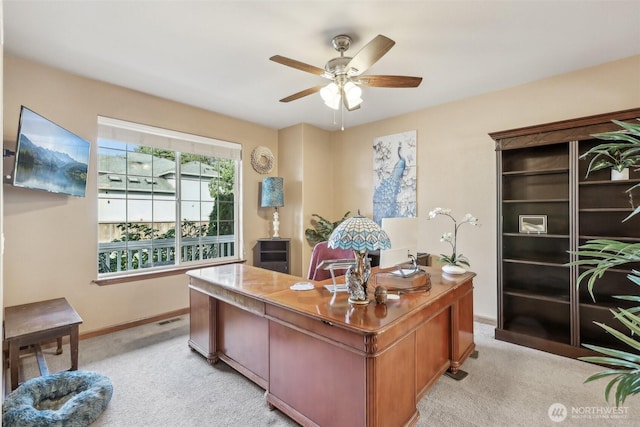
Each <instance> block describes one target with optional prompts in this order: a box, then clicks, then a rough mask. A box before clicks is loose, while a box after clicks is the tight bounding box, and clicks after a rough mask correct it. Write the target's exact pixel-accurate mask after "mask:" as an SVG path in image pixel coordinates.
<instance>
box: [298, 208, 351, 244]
mask: <svg viewBox="0 0 640 427" xmlns="http://www.w3.org/2000/svg"><path fill="white" fill-rule="evenodd" d="M350 214H351V211H349V212H347V213H345V214H344V215H343V216H342V218H341V219H339V220H337V221H335V222H331V221H329V220H328V219H325V218H323V217H321V216H320V215H318V214H312V215H311V216H312V217H315V218H317V219H313V218H312V219H311V226H312V227H313V228H307V229H306V230H305V231H304V236H305V237H306V238H307V241H308V242H309V244H310V245H311V247H314V246H315V245H316V244H317V243H320V242H324V241H326V240H329V236H331V233H333V230H334V229H335V228H336V227H337V226H338V225H340V223H342V221H344V220H345V219H347V218H348V217H349V215H350Z"/></svg>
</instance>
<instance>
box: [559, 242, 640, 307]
mask: <svg viewBox="0 0 640 427" xmlns="http://www.w3.org/2000/svg"><path fill="white" fill-rule="evenodd" d="M572 253H574V254H576V255H578V256H579V257H580V259H578V260H577V261H575V262H572V263H571V264H572V265H577V266H587V267H591V268H590V269H589V270H586V271H584V272H582V273H581V274H580V275H579V276H578V286H579V285H580V283H582V281H583V280H584V279H585V278H588V281H587V286H588V289H589V294H590V295H591V298H592V299H593V300H594V301H595V297H594V295H593V286H594V284H595V281H596V280H598V279H600V278H601V277H602V276H603V275H604V273H605V272H606V271H607V270H608V269H610V268H613V267H617V266H621V265H624V264H628V263H632V262H638V261H640V243H627V242H619V241H616V240H608V239H597V240H590V241H588V242H587V243H585V244H583V245H580V246H579V247H578V250H577V251H575V252H572ZM628 277H629V279H630V280H632V281H633V282H634V283H635V284H637V285H639V286H640V272H638V271H636V270H633V271H632V272H631V274H629V275H628Z"/></svg>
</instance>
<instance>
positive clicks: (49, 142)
mask: <svg viewBox="0 0 640 427" xmlns="http://www.w3.org/2000/svg"><path fill="white" fill-rule="evenodd" d="M90 149H91V144H89V142H87V141H85V140H84V139H82V138H80V137H79V136H77V135H75V134H73V133H72V132H69V131H68V130H66V129H64V128H62V127H61V126H59V125H57V124H55V123H53V122H52V121H50V120H47V119H45V118H44V117H42V116H41V115H39V114H37V113H35V112H33V111H31V110H30V109H28V108H27V107H24V106H22V107H21V110H20V124H19V126H18V142H17V146H16V159H15V167H14V171H13V181H12V184H13V185H14V186H16V187H23V188H30V189H34V190H43V191H49V192H51V193H60V194H69V195H71V196H77V197H84V196H85V192H86V188H87V170H88V167H89V152H90Z"/></svg>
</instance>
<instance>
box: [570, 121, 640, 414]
mask: <svg viewBox="0 0 640 427" xmlns="http://www.w3.org/2000/svg"><path fill="white" fill-rule="evenodd" d="M615 123H617V124H618V125H620V126H622V127H623V128H624V129H625V130H624V131H622V130H621V131H613V132H606V133H599V134H594V135H593V136H594V137H596V138H598V139H604V140H613V141H618V142H614V143H610V144H602V145H603V146H608V148H607V147H605V148H599V149H598V147H594V149H592V150H590V151H591V152H593V153H597V154H596V155H600V157H601V160H600V161H601V162H602V164H604V163H606V162H607V160H605V157H607V156H608V157H609V158H611V159H613V156H612V154H613V153H614V151H616V150H617V151H619V153H620V157H619V159H621V160H623V161H624V163H625V164H628V167H639V166H640V155H639V154H638V150H639V149H640V125H638V124H630V123H622V122H615ZM596 149H598V150H602V151H600V152H598V150H596ZM586 154H587V153H585V155H586ZM594 160H595V159H593V160H592V163H593V162H594ZM609 162H610V163H612V164H613V162H612V161H609ZM619 163H621V162H619ZM590 166H591V165H590ZM597 166H598V165H594V167H593V168H592V167H590V168H589V170H588V171H587V174H589V172H591V171H593V170H597V169H596V167H597ZM603 167H606V166H601V167H599V169H602V168H603ZM611 167H613V166H611ZM638 185H640V184H636V185H635V186H633V187H631V188H630V189H628V190H627V191H630V190H631V189H633V188H635V187H637V186H638ZM637 213H640V208H636V209H635V210H634V211H633V212H632V213H631V214H630V215H629V216H628V217H627V218H625V219H624V220H623V221H627V220H628V219H629V218H631V217H632V216H634V215H636V214H637ZM575 254H576V255H578V257H579V258H578V261H575V262H573V263H571V264H572V265H578V266H585V267H588V270H586V271H584V272H583V273H581V274H580V276H579V277H578V286H580V284H581V283H582V282H583V281H584V280H585V279H587V286H588V289H589V293H590V294H591V298H592V299H593V300H594V301H595V296H594V294H593V286H594V284H595V281H596V280H597V279H600V278H602V277H603V275H604V273H605V272H606V271H607V270H608V269H610V268H615V267H619V266H622V265H628V264H630V263H631V264H633V263H638V262H640V243H629V242H620V241H616V240H608V239H598V240H590V241H588V242H586V243H585V244H583V245H581V246H579V247H578V250H577V251H576V252H575ZM627 278H628V279H629V280H630V281H631V282H632V283H634V284H635V285H638V286H640V271H638V270H636V269H632V270H631V272H630V273H629V274H628V275H627ZM600 286H602V285H600ZM616 298H618V299H620V300H625V301H632V302H634V303H636V304H637V305H636V306H635V307H631V308H620V307H618V308H615V309H610V311H611V314H612V315H613V317H614V318H615V319H617V320H619V321H620V323H621V324H622V325H624V327H625V328H626V329H627V331H626V332H623V331H619V330H616V329H614V328H612V327H610V326H608V325H606V324H604V323H602V322H595V321H594V323H595V324H596V325H598V326H599V327H601V328H603V329H604V330H606V331H607V332H608V333H610V334H611V335H613V336H614V337H616V339H618V340H619V341H621V342H622V343H624V344H625V345H626V347H628V348H629V349H630V351H622V350H617V349H610V348H605V347H602V346H596V345H589V344H585V347H587V348H589V349H591V350H593V351H595V352H597V353H600V354H602V356H590V357H581V358H580V360H584V361H586V362H592V363H598V364H601V365H605V366H607V367H608V369H606V370H604V371H602V372H598V373H596V374H593V375H591V376H590V377H589V378H587V379H586V380H585V382H589V381H594V380H598V379H601V378H610V381H609V383H608V384H607V386H606V387H605V398H606V400H607V401H609V394H610V392H611V391H612V390H613V389H614V388H615V402H616V406H620V405H622V404H623V403H624V401H625V399H626V398H627V397H628V396H632V395H635V394H638V393H640V340H639V338H638V337H639V336H640V292H639V293H637V294H635V295H622V296H617V297H616Z"/></svg>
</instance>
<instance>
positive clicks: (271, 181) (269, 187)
mask: <svg viewBox="0 0 640 427" xmlns="http://www.w3.org/2000/svg"><path fill="white" fill-rule="evenodd" d="M260 206H262V207H263V208H267V207H276V208H278V207H281V206H284V178H281V177H267V178H262V200H261V203H260Z"/></svg>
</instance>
